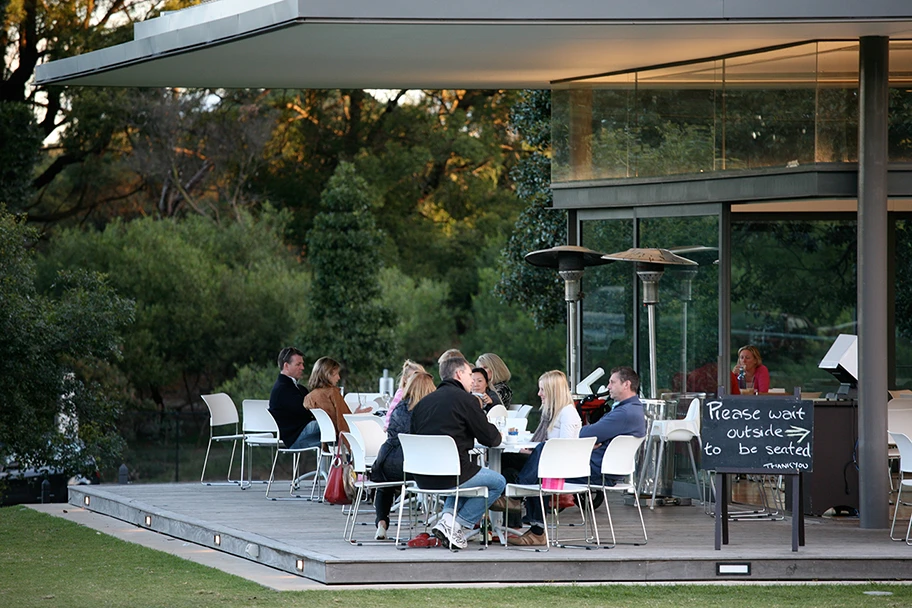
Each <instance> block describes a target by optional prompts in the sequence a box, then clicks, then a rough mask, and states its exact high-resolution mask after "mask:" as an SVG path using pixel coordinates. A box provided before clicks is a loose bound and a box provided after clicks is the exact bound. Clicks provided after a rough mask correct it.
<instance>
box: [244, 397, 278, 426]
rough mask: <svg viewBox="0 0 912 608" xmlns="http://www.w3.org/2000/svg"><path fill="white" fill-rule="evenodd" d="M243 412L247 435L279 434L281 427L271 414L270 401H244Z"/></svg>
mask: <svg viewBox="0 0 912 608" xmlns="http://www.w3.org/2000/svg"><path fill="white" fill-rule="evenodd" d="M241 412H242V413H243V416H244V426H243V429H244V434H245V435H246V434H248V433H274V434H278V432H279V425H277V424H276V421H275V418H273V417H272V414H270V413H269V400H268V399H244V400H243V401H242V402H241Z"/></svg>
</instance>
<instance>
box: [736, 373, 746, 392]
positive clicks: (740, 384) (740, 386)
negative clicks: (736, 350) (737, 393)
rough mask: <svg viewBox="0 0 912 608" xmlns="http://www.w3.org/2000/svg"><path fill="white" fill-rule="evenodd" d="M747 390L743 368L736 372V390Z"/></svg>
mask: <svg viewBox="0 0 912 608" xmlns="http://www.w3.org/2000/svg"><path fill="white" fill-rule="evenodd" d="M746 388H747V378H745V377H744V368H743V367H742V368H740V371H739V372H738V389H739V390H741V391H744V389H746Z"/></svg>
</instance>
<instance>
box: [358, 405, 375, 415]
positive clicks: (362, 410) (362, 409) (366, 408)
mask: <svg viewBox="0 0 912 608" xmlns="http://www.w3.org/2000/svg"><path fill="white" fill-rule="evenodd" d="M373 410H374V408H372V407H371V406H369V405H361V406H359V407H358V409H356V410H355V413H356V414H366V413H368V412H372V411H373Z"/></svg>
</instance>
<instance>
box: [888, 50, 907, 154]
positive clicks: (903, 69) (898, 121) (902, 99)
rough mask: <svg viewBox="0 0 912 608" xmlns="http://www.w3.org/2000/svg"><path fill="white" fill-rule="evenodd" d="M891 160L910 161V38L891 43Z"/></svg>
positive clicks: (889, 149)
mask: <svg viewBox="0 0 912 608" xmlns="http://www.w3.org/2000/svg"><path fill="white" fill-rule="evenodd" d="M888 120H889V132H888V134H887V141H888V155H889V159H890V162H894V163H895V162H906V163H907V162H912V42H905V41H903V42H891V44H890V112H889V119H888Z"/></svg>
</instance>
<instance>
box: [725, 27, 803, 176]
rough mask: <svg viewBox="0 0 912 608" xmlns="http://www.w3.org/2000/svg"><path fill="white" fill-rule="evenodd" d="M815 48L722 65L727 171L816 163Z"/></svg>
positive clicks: (773, 53)
mask: <svg viewBox="0 0 912 608" xmlns="http://www.w3.org/2000/svg"><path fill="white" fill-rule="evenodd" d="M816 49H817V45H816V44H807V45H802V46H799V47H791V48H788V49H782V50H778V51H771V52H768V53H761V54H758V55H748V56H744V57H735V58H732V59H728V60H726V62H725V118H724V120H725V140H724V144H725V147H724V150H723V155H724V158H725V161H724V162H725V168H726V169H756V168H760V167H775V166H779V167H784V166H796V163H797V164H799V165H800V164H808V163H812V162H814V114H815V97H816V93H815V88H816V84H815V81H816V62H817V58H816Z"/></svg>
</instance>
